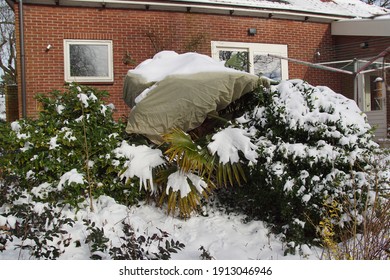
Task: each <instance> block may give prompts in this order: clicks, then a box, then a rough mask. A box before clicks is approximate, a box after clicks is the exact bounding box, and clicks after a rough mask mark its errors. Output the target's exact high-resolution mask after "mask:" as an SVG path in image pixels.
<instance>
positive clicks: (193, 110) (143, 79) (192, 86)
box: [124, 51, 258, 142]
mask: <svg viewBox="0 0 390 280" xmlns="http://www.w3.org/2000/svg"><path fill="white" fill-rule="evenodd" d="M257 83H258V77H257V76H255V75H252V74H248V73H246V72H242V71H237V70H234V69H231V68H227V67H225V66H224V65H223V64H221V63H220V62H217V61H215V60H213V59H212V58H210V57H208V56H205V55H201V54H197V53H185V54H177V53H175V52H172V51H163V52H160V53H158V54H156V55H155V56H154V57H153V59H149V60H146V61H144V62H143V63H141V64H140V65H139V66H138V67H137V68H135V69H134V70H130V71H129V72H128V75H127V77H126V79H125V85H124V99H125V101H126V103H127V104H128V105H129V106H130V107H132V110H131V112H130V115H129V119H128V123H127V128H126V132H128V133H130V134H132V133H136V134H142V135H145V136H146V137H148V138H149V139H150V140H152V141H155V142H160V141H161V140H162V138H161V135H163V134H165V133H168V132H170V131H171V130H172V129H173V128H180V129H181V130H183V131H189V130H192V129H194V128H196V127H198V126H200V125H201V124H202V123H203V122H204V120H205V119H206V118H207V115H208V114H210V113H215V112H218V111H220V110H222V109H224V108H226V107H227V106H228V105H229V104H230V103H232V102H233V101H235V100H237V99H239V98H240V97H241V96H242V95H244V94H246V93H248V92H251V91H253V90H254V88H255V87H256V86H257ZM137 97H138V98H137ZM136 99H137V102H138V103H136Z"/></svg>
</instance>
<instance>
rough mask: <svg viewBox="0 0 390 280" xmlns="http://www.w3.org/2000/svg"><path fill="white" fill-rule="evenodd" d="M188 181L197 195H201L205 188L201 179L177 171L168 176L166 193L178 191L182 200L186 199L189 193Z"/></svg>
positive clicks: (204, 183) (205, 184)
mask: <svg viewBox="0 0 390 280" xmlns="http://www.w3.org/2000/svg"><path fill="white" fill-rule="evenodd" d="M188 180H190V181H191V183H192V185H193V186H194V187H195V188H196V190H197V191H198V192H199V193H202V192H203V190H204V189H206V188H207V183H206V182H205V181H204V180H202V178H201V177H199V176H197V175H195V174H192V173H187V172H183V171H180V170H179V171H176V172H174V173H172V174H171V175H169V176H168V183H167V190H166V193H167V194H169V191H170V190H171V189H172V191H174V192H177V191H180V196H181V197H182V198H183V197H186V196H187V195H188V194H189V193H190V192H191V187H190V184H189V183H188Z"/></svg>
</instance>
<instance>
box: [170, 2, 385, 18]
mask: <svg viewBox="0 0 390 280" xmlns="http://www.w3.org/2000/svg"><path fill="white" fill-rule="evenodd" d="M176 1H177V0H176ZM182 1H184V0H179V1H177V2H182ZM185 2H194V3H202V4H219V5H228V6H238V7H252V8H263V9H264V8H265V9H277V10H285V11H291V12H312V13H316V14H327V15H337V16H350V17H371V16H374V15H384V14H386V13H389V10H386V9H384V8H381V7H378V6H375V5H369V4H366V3H364V2H362V1H360V0H332V1H322V0H282V1H275V0H190V1H187V0H186V1H185Z"/></svg>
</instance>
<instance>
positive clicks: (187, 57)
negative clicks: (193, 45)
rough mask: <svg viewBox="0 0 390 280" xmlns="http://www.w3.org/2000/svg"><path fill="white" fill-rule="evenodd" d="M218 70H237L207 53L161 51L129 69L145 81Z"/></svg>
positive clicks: (156, 80)
mask: <svg viewBox="0 0 390 280" xmlns="http://www.w3.org/2000/svg"><path fill="white" fill-rule="evenodd" d="M218 71H230V72H237V70H234V69H231V68H227V67H225V66H224V64H223V63H222V62H218V61H216V60H214V59H212V58H211V57H209V56H207V55H202V54H198V53H191V52H189V53H183V54H178V53H176V52H174V51H161V52H159V53H157V54H156V55H155V56H154V57H153V58H151V59H148V60H145V61H144V62H142V63H141V64H139V65H138V66H137V67H136V68H135V69H133V70H129V73H132V74H137V75H140V76H142V77H143V78H144V79H145V80H146V81H147V82H158V81H161V80H163V79H164V78H166V77H167V76H170V75H177V74H194V73H200V72H218Z"/></svg>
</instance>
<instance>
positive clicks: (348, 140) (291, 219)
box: [218, 80, 388, 251]
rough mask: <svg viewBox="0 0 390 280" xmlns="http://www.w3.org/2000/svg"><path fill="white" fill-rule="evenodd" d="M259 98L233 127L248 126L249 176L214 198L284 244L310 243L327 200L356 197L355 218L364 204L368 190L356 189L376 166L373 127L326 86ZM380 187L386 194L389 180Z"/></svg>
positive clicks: (285, 87)
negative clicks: (252, 160)
mask: <svg viewBox="0 0 390 280" xmlns="http://www.w3.org/2000/svg"><path fill="white" fill-rule="evenodd" d="M257 95H258V105H257V106H256V107H255V108H254V109H253V110H250V111H248V112H246V113H245V114H244V115H243V117H242V118H240V119H238V122H237V123H236V124H235V125H234V126H239V127H241V128H244V129H246V130H248V131H251V133H252V135H253V136H252V139H251V141H252V142H253V143H254V144H255V145H256V146H257V147H258V149H257V152H258V158H257V162H256V164H254V165H252V166H248V168H247V169H248V172H249V173H250V175H249V177H250V180H248V182H247V183H246V184H245V185H244V186H243V187H241V188H234V189H229V190H224V189H222V190H220V191H219V192H218V196H219V200H220V201H221V202H222V203H224V204H226V205H228V206H229V207H230V208H233V209H236V210H239V211H243V212H245V213H246V214H247V215H248V217H249V219H253V218H255V219H261V220H264V221H267V222H268V223H269V224H270V226H272V227H273V228H274V230H275V232H277V233H281V234H283V236H284V237H285V239H286V241H294V242H295V244H299V243H313V242H314V243H315V241H316V226H317V225H319V223H320V221H321V217H323V215H324V214H325V213H326V211H327V210H326V209H325V208H324V202H325V201H334V200H338V201H340V200H345V199H346V198H348V199H352V198H354V197H355V198H356V196H358V197H359V198H361V199H359V203H358V205H355V206H356V210H357V211H356V212H355V214H356V215H360V213H361V211H362V209H363V207H364V205H366V203H367V201H368V200H367V199H368V198H369V195H370V194H371V193H369V192H367V190H366V189H365V188H361V186H362V184H363V183H364V182H365V181H366V180H367V178H365V176H369V173H370V172H371V171H372V170H373V169H374V166H373V165H372V162H371V157H372V156H373V155H374V153H375V151H377V149H378V145H377V144H376V143H374V142H373V141H372V139H373V131H372V129H371V127H370V126H369V125H368V123H367V121H366V119H365V116H364V114H363V113H361V112H360V110H359V109H358V108H357V106H356V104H355V103H354V102H353V101H352V100H349V99H347V98H345V97H344V96H342V95H339V94H336V93H334V92H333V91H331V90H330V89H329V88H326V87H313V86H311V85H309V84H307V83H305V82H303V81H301V80H292V81H285V82H282V83H280V84H279V85H277V86H272V87H271V88H270V89H267V88H265V87H259V91H258V93H257ZM353 180H355V181H354V183H351V182H352V181H353ZM382 180H385V178H382ZM356 186H359V187H358V188H356ZM379 187H380V189H379V193H382V194H383V193H385V192H386V191H388V180H387V188H386V183H384V184H381V185H379ZM351 212H352V211H351ZM347 222H348V221H346V220H345V221H341V222H340V223H339V224H338V225H336V226H341V227H342V226H343V223H347ZM292 247H293V248H291V249H292V251H294V250H295V249H294V247H295V246H292Z"/></svg>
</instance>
